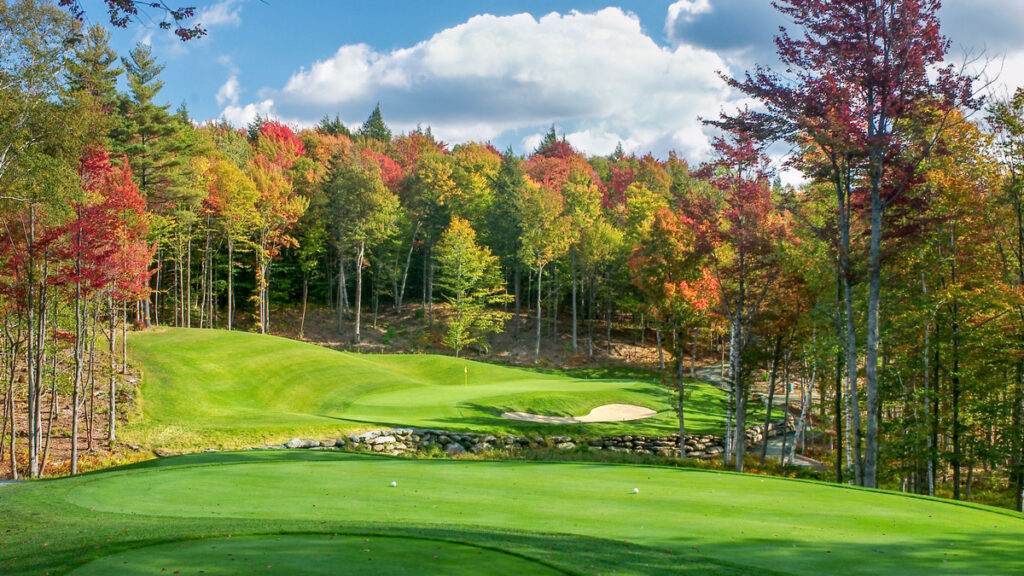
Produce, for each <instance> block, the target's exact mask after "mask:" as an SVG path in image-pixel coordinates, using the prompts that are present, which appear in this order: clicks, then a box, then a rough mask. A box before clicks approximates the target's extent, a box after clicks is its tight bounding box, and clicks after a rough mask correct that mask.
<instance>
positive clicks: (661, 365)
mask: <svg viewBox="0 0 1024 576" xmlns="http://www.w3.org/2000/svg"><path fill="white" fill-rule="evenodd" d="M654 342H655V344H657V346H658V369H659V370H664V369H665V350H664V349H663V348H662V346H661V323H660V322H659V323H658V326H657V327H656V328H655V329H654ZM680 357H682V351H680Z"/></svg>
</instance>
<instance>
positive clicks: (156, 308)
mask: <svg viewBox="0 0 1024 576" xmlns="http://www.w3.org/2000/svg"><path fill="white" fill-rule="evenodd" d="M163 253H164V252H163V248H162V247H160V245H158V247H157V250H156V290H154V291H153V324H155V325H157V326H159V325H160V278H161V274H162V273H163V269H164V265H163ZM229 330H230V328H229Z"/></svg>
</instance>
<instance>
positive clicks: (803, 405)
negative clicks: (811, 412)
mask: <svg viewBox="0 0 1024 576" xmlns="http://www.w3.org/2000/svg"><path fill="white" fill-rule="evenodd" d="M817 376H818V363H817V362H815V363H814V364H813V366H812V367H811V380H810V384H808V383H806V382H805V380H804V378H800V419H799V420H797V423H796V433H795V434H794V435H793V444H792V445H790V447H789V456H788V462H789V464H790V465H792V464H793V462H794V459H795V458H796V439H797V438H803V437H804V434H806V433H807V409H808V407H809V406H810V404H811V390H813V389H814V380H815V379H816V378H817Z"/></svg>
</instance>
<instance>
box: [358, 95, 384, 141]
mask: <svg viewBox="0 0 1024 576" xmlns="http://www.w3.org/2000/svg"><path fill="white" fill-rule="evenodd" d="M359 135H360V136H363V137H364V138H369V139H371V140H378V141H380V142H385V143H386V142H391V129H390V128H388V125H387V124H385V123H384V117H383V116H382V115H381V113H380V103H379V102H378V103H377V107H376V108H374V109H373V112H371V113H370V117H369V118H367V119H366V122H363V126H362V128H360V129H359Z"/></svg>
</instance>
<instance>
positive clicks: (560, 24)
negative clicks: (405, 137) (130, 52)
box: [223, 0, 729, 158]
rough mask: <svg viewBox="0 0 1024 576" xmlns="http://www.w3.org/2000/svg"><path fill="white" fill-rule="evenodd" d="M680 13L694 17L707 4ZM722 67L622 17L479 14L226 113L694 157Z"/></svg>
mask: <svg viewBox="0 0 1024 576" xmlns="http://www.w3.org/2000/svg"><path fill="white" fill-rule="evenodd" d="M677 4H680V6H683V5H685V6H687V7H688V8H685V7H681V8H679V10H684V9H689V10H696V11H699V10H703V9H705V8H704V5H705V4H707V0H695V1H693V2H681V3H677ZM726 68H727V65H726V63H725V61H723V59H722V58H720V57H719V56H718V55H717V54H716V53H715V52H713V51H711V50H707V49H702V48H697V47H694V46H691V45H687V44H678V45H675V46H673V47H665V46H661V45H659V44H658V43H657V42H655V41H654V40H653V39H652V38H651V37H650V36H648V35H647V34H646V33H645V31H644V30H643V28H642V26H641V24H640V21H639V20H638V18H637V17H636V16H634V15H632V14H628V13H626V12H623V11H622V10H621V9H618V8H606V9H604V10H600V11H598V12H595V13H581V12H576V11H573V12H570V13H568V14H559V13H550V14H547V15H545V16H542V17H539V18H536V17H534V16H531V15H530V14H519V15H513V16H503V17H499V16H491V15H480V16H475V17H473V18H471V19H469V20H468V21H466V22H465V23H463V24H460V25H457V26H454V27H452V28H448V29H446V30H443V31H441V32H438V33H437V34H435V35H434V36H433V37H431V38H430V39H428V40H426V41H424V42H421V43H419V44H416V45H414V46H410V47H405V48H400V49H395V50H391V51H380V52H378V51H377V50H375V49H374V48H372V47H370V46H367V45H365V44H355V45H344V46H341V47H340V48H339V49H338V50H337V51H336V52H335V53H334V55H333V56H331V57H330V58H327V59H325V60H321V61H318V62H315V63H313V64H311V65H310V66H309V67H308V68H303V69H301V70H299V71H297V72H296V73H294V74H293V75H292V77H291V78H290V79H289V80H288V81H287V82H286V83H285V84H284V86H283V87H282V88H280V89H271V90H267V91H265V92H264V96H263V98H265V100H263V102H260V103H259V104H258V105H249V106H246V107H240V106H238V105H237V104H235V105H232V106H229V107H228V108H226V109H225V112H224V114H223V116H224V117H225V118H227V119H229V120H230V118H229V116H234V115H238V114H240V111H241V110H243V109H246V108H249V107H251V106H256V108H252V110H257V109H259V107H260V106H265V105H267V103H268V102H269V103H270V104H269V106H271V107H272V108H271V109H269V110H267V112H268V113H271V114H273V115H275V116H277V117H283V118H289V119H292V120H294V121H298V122H300V123H306V124H312V123H315V122H316V121H317V120H318V119H319V118H321V117H322V116H323V115H324V114H330V115H332V116H333V115H334V114H340V115H341V118H342V119H343V120H344V121H345V122H346V123H349V124H358V123H359V122H361V121H362V120H363V119H364V118H365V117H366V115H367V114H368V113H369V111H370V110H372V109H373V106H374V105H375V104H376V103H377V102H380V103H381V105H382V110H383V112H384V117H385V120H386V121H387V122H388V123H389V124H390V125H391V126H392V128H394V129H396V130H397V131H403V130H409V129H412V128H414V127H415V126H417V125H424V126H426V125H429V126H431V127H432V128H433V131H434V133H435V134H436V135H438V137H440V138H442V139H444V140H446V141H448V142H457V141H463V140H467V139H492V140H493V139H498V138H502V137H504V139H505V140H506V141H514V142H524V141H526V140H530V139H531V138H532V136H534V135H535V134H537V133H541V132H545V131H546V130H547V129H548V127H550V126H551V125H552V124H553V123H554V124H556V125H557V126H558V129H559V132H565V133H566V134H568V136H567V138H568V139H569V140H570V142H572V143H573V144H574V145H576V146H578V147H580V148H583V149H584V150H585V151H586V152H588V153H591V154H607V153H610V152H611V151H612V150H614V148H615V146H616V144H617V143H619V142H622V143H623V147H624V148H625V149H627V150H633V149H635V150H636V151H638V152H646V151H648V150H651V151H654V152H655V153H656V154H657V153H661V154H663V153H665V152H667V151H668V150H669V149H677V150H679V151H680V152H681V153H683V154H685V155H687V156H688V157H691V158H700V157H703V156H704V155H705V154H706V152H707V150H708V148H709V145H708V137H707V136H706V134H705V132H704V130H703V129H702V127H701V125H700V122H699V121H698V116H701V117H714V116H716V115H717V114H718V112H719V110H720V109H721V107H722V106H723V104H724V103H726V102H727V101H728V100H729V90H728V88H727V87H726V86H725V85H724V84H723V83H722V82H721V80H720V79H719V78H718V76H717V74H716V71H718V70H723V71H724V70H726ZM227 96H228V93H227V92H225V97H227ZM229 110H230V113H229Z"/></svg>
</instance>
